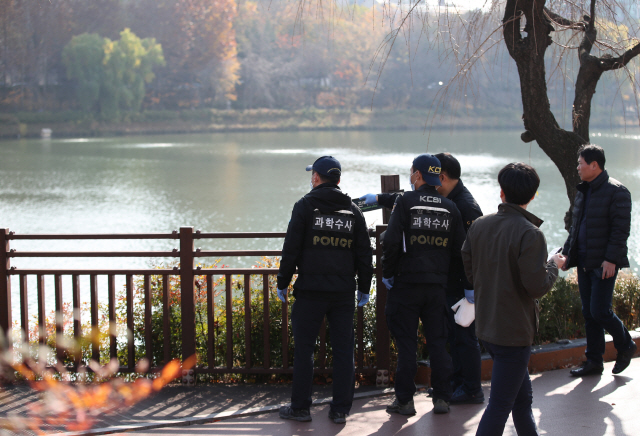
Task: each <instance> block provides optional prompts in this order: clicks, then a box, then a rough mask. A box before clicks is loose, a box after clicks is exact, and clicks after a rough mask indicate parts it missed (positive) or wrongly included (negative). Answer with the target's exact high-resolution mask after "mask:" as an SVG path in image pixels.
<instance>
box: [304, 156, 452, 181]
mask: <svg viewBox="0 0 640 436" xmlns="http://www.w3.org/2000/svg"><path fill="white" fill-rule="evenodd" d="M438 165H440V163H438ZM311 170H313V171H315V172H316V173H318V174H320V175H322V176H334V177H340V176H341V175H342V167H341V166H340V162H338V159H336V158H335V157H333V156H322V157H319V158H318V159H316V161H315V162H314V163H313V165H308V166H307V171H311Z"/></svg>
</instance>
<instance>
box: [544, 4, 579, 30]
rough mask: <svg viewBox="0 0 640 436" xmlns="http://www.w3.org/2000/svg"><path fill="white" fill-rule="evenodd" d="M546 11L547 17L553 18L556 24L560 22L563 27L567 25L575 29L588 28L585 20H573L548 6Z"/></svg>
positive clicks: (552, 20)
mask: <svg viewBox="0 0 640 436" xmlns="http://www.w3.org/2000/svg"><path fill="white" fill-rule="evenodd" d="M544 13H545V15H546V16H547V18H549V19H550V20H551V22H553V23H554V24H558V25H560V26H562V27H566V28H568V29H575V30H585V28H586V24H585V22H584V21H571V20H569V19H567V18H564V17H562V16H561V15H559V14H556V13H555V12H552V11H550V10H549V9H548V8H546V7H545V8H544Z"/></svg>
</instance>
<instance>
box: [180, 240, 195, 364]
mask: <svg viewBox="0 0 640 436" xmlns="http://www.w3.org/2000/svg"><path fill="white" fill-rule="evenodd" d="M193 259H194V256H193V227H180V302H181V314H182V360H183V361H184V360H187V358H189V357H191V356H193V355H194V354H196V341H195V338H196V304H195V276H194V274H193V268H194V262H193Z"/></svg>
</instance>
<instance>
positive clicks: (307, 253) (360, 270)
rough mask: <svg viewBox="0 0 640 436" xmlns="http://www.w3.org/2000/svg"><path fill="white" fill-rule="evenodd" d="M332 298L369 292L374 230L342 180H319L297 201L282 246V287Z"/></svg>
mask: <svg viewBox="0 0 640 436" xmlns="http://www.w3.org/2000/svg"><path fill="white" fill-rule="evenodd" d="M296 267H297V268H298V278H297V280H296V282H295V283H294V285H293V288H294V291H295V292H296V295H298V293H302V294H309V295H310V296H313V297H316V298H323V295H326V298H328V299H334V298H336V297H337V295H336V293H341V294H343V296H346V295H347V294H350V296H351V297H353V292H354V291H355V290H356V275H357V285H358V290H360V291H361V292H362V293H364V294H368V293H369V289H370V288H371V277H372V275H373V266H372V250H371V240H370V239H369V232H368V230H367V224H366V222H365V219H364V216H363V215H362V212H361V211H360V209H359V208H358V206H356V205H355V204H353V202H352V201H351V198H350V197H349V196H348V195H346V194H344V193H343V192H342V191H341V190H340V188H338V185H335V184H331V183H324V184H321V185H318V186H316V187H315V188H314V189H312V190H311V192H309V193H308V194H307V195H305V196H304V197H302V198H301V199H300V200H298V202H296V204H295V205H294V206H293V212H292V213H291V221H289V227H288V228H287V235H286V236H285V239H284V245H283V247H282V260H281V261H280V270H279V271H278V289H285V288H287V287H288V286H289V283H290V282H291V278H292V277H293V274H294V273H295V269H296Z"/></svg>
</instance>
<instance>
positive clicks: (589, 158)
mask: <svg viewBox="0 0 640 436" xmlns="http://www.w3.org/2000/svg"><path fill="white" fill-rule="evenodd" d="M604 164H605V156H604V150H603V149H602V147H599V146H597V145H593V144H591V145H585V146H583V147H581V148H580V150H579V151H578V168H577V169H578V174H579V176H580V179H581V180H582V183H580V184H579V185H578V193H577V194H576V198H575V200H574V203H573V211H572V221H571V229H570V230H569V237H568V238H567V241H566V242H565V244H564V248H563V250H562V252H563V254H564V255H565V256H567V259H568V260H567V263H566V266H565V270H566V269H569V268H571V267H574V266H575V267H577V269H578V288H579V289H580V299H581V300H582V315H583V316H584V321H585V330H586V334H587V348H586V350H585V354H586V357H587V360H586V361H585V362H584V363H583V364H582V366H580V367H579V368H576V369H572V370H571V371H570V374H571V375H572V376H576V377H582V376H586V375H592V374H602V371H603V370H604V366H603V354H604V351H605V338H604V331H605V330H606V331H607V332H609V334H610V335H611V337H612V338H613V345H614V346H615V348H616V350H617V351H618V356H617V359H616V363H615V365H614V367H613V373H614V374H619V373H621V372H622V371H624V370H625V369H626V368H627V366H629V363H630V362H631V358H632V357H633V355H634V354H635V353H636V350H637V348H638V347H637V346H636V344H635V342H633V340H632V339H631V336H630V335H629V331H628V330H627V329H626V328H625V326H624V325H623V324H622V321H620V319H619V318H618V317H617V316H616V314H615V313H613V310H612V308H611V302H612V299H613V289H614V286H615V283H616V276H617V275H618V270H619V269H620V268H626V267H628V266H629V259H628V258H627V239H628V238H629V231H630V227H631V195H630V194H629V191H628V190H627V188H625V187H624V185H623V184H622V183H620V182H619V181H617V180H615V179H614V178H611V177H609V174H607V172H606V171H605V169H604Z"/></svg>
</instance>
